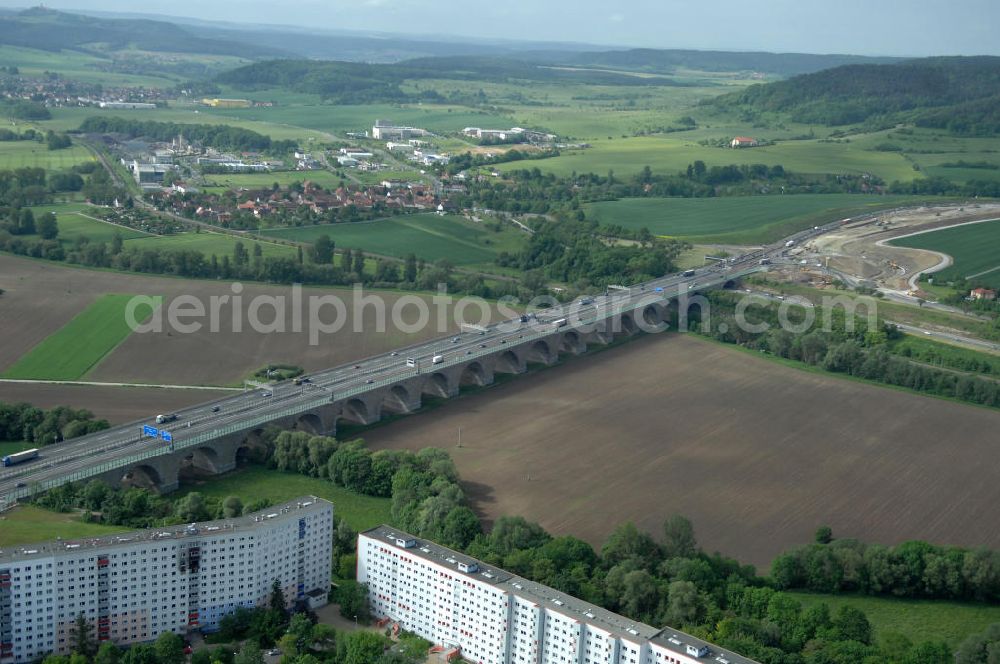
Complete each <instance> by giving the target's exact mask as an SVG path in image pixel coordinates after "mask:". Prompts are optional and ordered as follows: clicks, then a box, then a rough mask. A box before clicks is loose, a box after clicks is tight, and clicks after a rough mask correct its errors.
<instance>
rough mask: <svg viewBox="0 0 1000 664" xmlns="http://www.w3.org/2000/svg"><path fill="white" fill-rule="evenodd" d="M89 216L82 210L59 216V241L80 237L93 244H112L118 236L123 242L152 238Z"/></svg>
mask: <svg viewBox="0 0 1000 664" xmlns="http://www.w3.org/2000/svg"><path fill="white" fill-rule="evenodd" d="M89 214H90V213H89V212H87V211H86V210H81V211H80V213H78V214H73V213H69V214H57V215H56V223H57V224H59V239H60V240H66V241H73V240H76V238H78V237H86V238H87V239H89V240H90V241H91V242H111V241H112V240H113V239H114V237H115V235H116V234H118V235H121V237H122V239H123V240H131V239H133V238H140V237H152V236H150V235H149V234H148V233H143V232H142V231H137V230H134V229H132V228H126V227H124V226H118V225H115V224H109V223H108V222H106V221H101V220H100V219H96V218H93V217H90V216H85V215H89Z"/></svg>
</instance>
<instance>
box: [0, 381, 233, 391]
mask: <svg viewBox="0 0 1000 664" xmlns="http://www.w3.org/2000/svg"><path fill="white" fill-rule="evenodd" d="M0 383H21V384H27V385H32V384H41V385H90V386H93V387H156V388H160V389H165V390H212V391H216V392H242V391H243V388H240V387H209V386H205V385H150V384H149V383H99V382H95V381H90V380H29V379H27V378H0Z"/></svg>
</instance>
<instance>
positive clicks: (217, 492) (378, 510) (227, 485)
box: [179, 466, 389, 531]
mask: <svg viewBox="0 0 1000 664" xmlns="http://www.w3.org/2000/svg"><path fill="white" fill-rule="evenodd" d="M191 491H198V492H200V493H202V494H204V495H205V496H208V497H212V498H225V497H226V496H239V497H240V498H242V499H243V502H244V503H248V502H250V501H253V500H258V499H260V498H267V499H268V500H270V501H272V502H274V503H279V502H283V501H286V500H291V499H292V498H297V497H299V496H305V495H313V496H319V497H320V498H325V499H326V500H329V501H330V502H332V503H333V509H334V513H335V514H337V516H339V517H342V518H344V519H347V523H348V524H350V526H351V528H354V529H355V530H358V531H360V530H367V529H368V528H371V527H373V526H377V525H379V524H382V523H386V522H387V521H388V520H389V499H388V498H373V497H372V496H363V495H361V494H358V493H354V492H353V491H348V490H347V489H344V488H342V487H338V486H337V485H335V484H333V483H332V482H328V481H327V480H324V479H319V478H317V477H306V476H304V475H299V474H298V473H286V472H281V471H278V470H271V469H269V468H263V467H261V466H248V467H246V468H243V469H240V470H236V471H233V472H231V473H226V474H225V475H222V476H220V477H213V478H211V479H210V480H208V481H206V482H205V483H204V484H197V485H184V486H183V487H182V490H181V492H180V493H179V496H183V495H185V494H187V493H190V492H191Z"/></svg>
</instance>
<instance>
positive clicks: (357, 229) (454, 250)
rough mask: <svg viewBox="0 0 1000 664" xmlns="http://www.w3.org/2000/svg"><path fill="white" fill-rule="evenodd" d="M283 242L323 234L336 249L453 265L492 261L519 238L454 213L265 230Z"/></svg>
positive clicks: (512, 247) (518, 241)
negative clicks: (440, 215) (411, 256)
mask: <svg viewBox="0 0 1000 664" xmlns="http://www.w3.org/2000/svg"><path fill="white" fill-rule="evenodd" d="M265 234H266V235H271V236H273V237H276V238H281V239H284V240H294V241H296V242H313V241H315V239H316V238H318V237H319V236H320V235H323V234H326V235H329V236H330V238H331V239H332V240H333V241H334V242H335V243H336V244H337V246H338V247H340V248H348V247H350V248H352V249H361V250H363V251H370V252H372V253H376V254H383V255H386V256H397V257H400V258H402V257H405V256H406V255H407V254H409V253H411V252H413V253H415V254H416V255H417V256H418V257H420V258H423V259H425V260H428V261H436V260H439V259H442V258H445V259H447V260H449V261H451V262H452V263H453V264H455V265H463V266H464V265H479V264H485V263H489V262H491V261H492V260H493V259H494V258H495V257H496V255H497V253H498V252H499V251H502V250H512V249H516V247H517V246H518V244H519V243H520V242H521V241H522V239H523V236H522V235H521V234H520V233H518V232H517V231H514V230H506V229H505V230H503V231H501V232H500V233H494V232H493V231H491V230H489V229H487V228H485V227H483V226H482V225H480V224H477V223H474V222H471V221H467V220H465V219H463V218H461V217H458V216H455V215H448V216H444V217H439V216H438V215H436V214H414V215H402V216H398V217H391V218H389V219H382V220H379V221H374V222H365V223H353V224H351V223H340V224H324V225H320V226H303V227H299V228H290V229H272V230H269V231H265Z"/></svg>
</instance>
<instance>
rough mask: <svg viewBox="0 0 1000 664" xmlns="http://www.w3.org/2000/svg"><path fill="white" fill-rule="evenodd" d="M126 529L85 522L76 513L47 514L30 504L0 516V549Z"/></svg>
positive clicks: (94, 535) (118, 531) (47, 512)
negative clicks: (58, 538)
mask: <svg viewBox="0 0 1000 664" xmlns="http://www.w3.org/2000/svg"><path fill="white" fill-rule="evenodd" d="M126 530H127V529H126V528H122V527H121V526H103V525H100V524H97V523H85V522H83V521H81V520H80V517H79V516H78V515H76V514H63V513H61V512H50V511H49V510H43V509H42V508H40V507H35V506H33V505H21V506H20V507H17V508H15V509H13V510H11V511H10V512H5V513H4V514H3V515H0V547H8V546H16V545H19V544H31V543H32V542H44V541H46V540H52V539H55V538H57V537H61V538H62V539H64V540H73V539H80V538H84V537H99V536H101V535H110V534H112V533H120V532H124V531H126Z"/></svg>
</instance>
